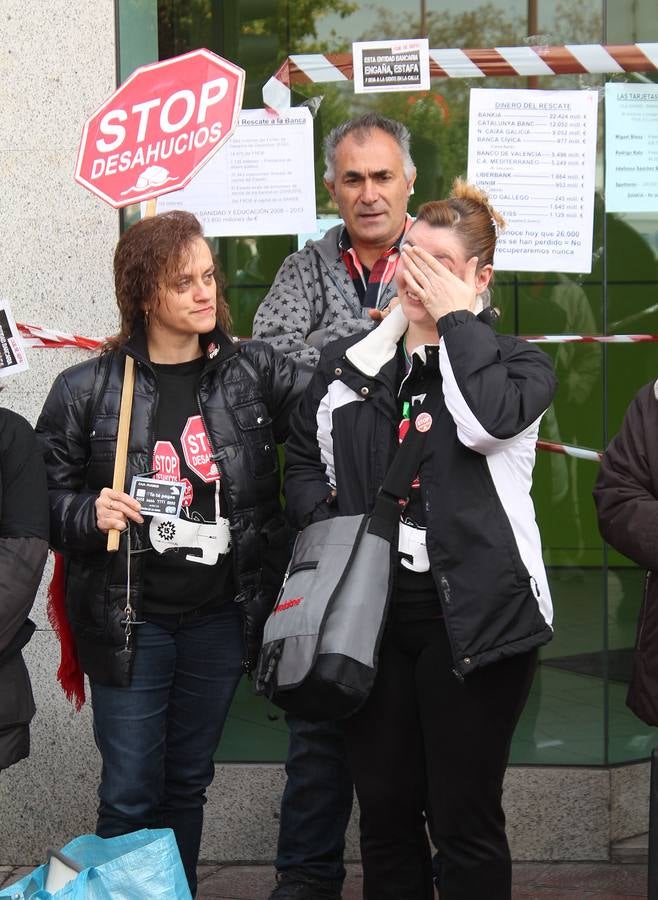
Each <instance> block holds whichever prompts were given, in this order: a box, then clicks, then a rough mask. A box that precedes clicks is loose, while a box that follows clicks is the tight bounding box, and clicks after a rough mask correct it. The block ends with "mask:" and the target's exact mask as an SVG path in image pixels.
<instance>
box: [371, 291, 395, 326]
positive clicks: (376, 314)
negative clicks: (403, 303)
mask: <svg viewBox="0 0 658 900" xmlns="http://www.w3.org/2000/svg"><path fill="white" fill-rule="evenodd" d="M399 305H400V301H399V299H398V298H397V297H393V298H392V299H391V302H390V303H389V304H388V306H387V307H385V308H384V309H369V310H368V315H369V316H370V318H371V319H372V320H373V321H374V322H377V324H379V323H380V322H383V321H384V319H385V318H386V316H387V315H388V314H389V313H390V312H392V311H393V310H394V309H395V307H396V306H399Z"/></svg>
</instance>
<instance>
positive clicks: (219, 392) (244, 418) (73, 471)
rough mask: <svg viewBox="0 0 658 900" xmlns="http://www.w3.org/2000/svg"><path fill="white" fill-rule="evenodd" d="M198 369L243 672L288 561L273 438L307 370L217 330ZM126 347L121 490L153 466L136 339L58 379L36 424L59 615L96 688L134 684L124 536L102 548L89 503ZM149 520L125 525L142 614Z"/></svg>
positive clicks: (99, 477) (152, 399)
mask: <svg viewBox="0 0 658 900" xmlns="http://www.w3.org/2000/svg"><path fill="white" fill-rule="evenodd" d="M201 343H202V348H203V350H204V352H205V354H206V365H205V367H204V369H203V372H202V374H201V376H200V379H199V387H198V393H197V402H198V406H199V412H200V414H201V416H202V418H203V422H204V426H205V430H206V433H207V435H208V440H209V442H210V445H211V448H212V451H213V460H214V461H215V463H216V464H217V467H218V469H219V472H220V477H221V481H222V492H223V495H224V497H225V501H226V507H227V510H228V519H229V526H230V529H231V538H232V541H231V543H232V558H233V567H234V581H235V584H236V586H237V593H236V596H235V602H236V603H238V604H239V605H240V610H241V613H242V619H243V626H244V628H243V632H244V657H243V665H244V668H245V670H249V669H250V668H251V667H252V666H253V665H254V663H255V659H256V656H257V653H258V649H259V645H260V639H261V632H262V625H263V622H264V620H265V618H266V617H267V614H268V613H269V611H270V609H271V607H272V605H273V603H274V600H275V597H276V592H277V590H278V587H279V585H280V582H281V577H282V573H283V571H284V570H285V565H286V563H287V560H288V556H289V552H288V551H289V530H288V528H287V526H286V523H285V520H284V517H283V514H282V511H281V506H280V500H279V492H280V471H279V462H278V453H277V443H279V442H281V441H283V440H284V439H285V437H286V435H287V432H288V418H289V415H290V412H291V410H292V409H293V408H294V407H295V406H296V404H297V401H298V399H299V396H300V394H301V392H302V391H303V388H304V385H305V383H306V381H307V380H308V374H307V373H306V372H305V371H304V370H301V369H297V368H296V367H295V364H294V363H292V362H291V361H290V360H287V359H286V358H285V357H283V356H282V355H280V354H278V353H276V352H275V351H274V350H272V348H271V347H269V346H268V345H267V344H262V343H259V342H245V343H234V342H233V341H232V340H231V339H230V338H229V337H227V336H226V335H225V334H224V333H223V332H222V331H221V330H220V329H216V330H215V331H213V332H212V333H211V334H209V335H203V336H202V338H201ZM124 351H125V353H128V354H130V355H131V356H133V357H134V359H135V360H136V373H135V389H134V400H133V410H132V418H131V427H130V439H129V444H128V462H127V469H126V479H125V487H124V490H126V491H128V490H129V488H130V483H131V480H132V477H133V475H136V474H143V473H145V472H148V471H149V470H150V469H151V465H152V454H153V445H154V427H155V417H156V412H157V404H158V383H157V378H156V375H155V371H154V369H153V368H152V366H151V365H150V363H149V359H148V352H147V349H146V341H145V337H144V334H143V332H139V333H137V334H136V335H134V336H133V337H131V339H130V340H129V342H128V343H127V344H126V346H125V347H124V348H123V350H122V351H118V352H114V353H110V354H109V355H108V354H105V355H102V356H100V357H98V358H96V359H93V360H89V361H88V362H84V363H81V364H79V365H77V366H73V367H72V368H70V369H67V370H66V371H64V372H62V373H61V374H60V375H59V376H58V377H57V379H56V380H55V382H54V384H53V387H52V389H51V391H50V394H49V396H48V398H47V400H46V403H45V405H44V408H43V411H42V413H41V416H40V417H39V420H38V422H37V427H36V431H37V434H38V436H39V438H40V440H41V442H42V445H43V451H44V456H45V461H46V469H47V473H48V488H49V493H50V523H51V543H52V546H53V547H54V549H55V550H58V551H59V552H61V553H62V554H64V556H65V559H66V563H67V565H66V603H67V613H68V616H69V619H70V622H71V626H72V628H73V633H74V636H75V641H76V649H77V652H78V657H79V660H80V664H81V666H82V668H83V670H84V671H85V672H86V673H87V674H88V675H89V676H90V677H91V678H93V679H95V680H97V681H98V682H99V683H101V684H117V685H126V684H128V683H129V681H130V672H131V668H132V658H133V643H132V639H131V640H130V641H129V644H128V648H127V650H126V648H125V643H126V638H125V628H124V625H123V624H122V620H123V619H124V609H125V607H126V584H127V574H128V573H127V565H126V540H127V537H126V535H127V532H123V534H122V535H121V545H120V547H119V551H118V552H117V553H113V554H108V553H107V552H106V549H105V547H106V542H107V538H106V535H105V534H103V533H102V532H101V531H99V529H98V528H97V525H96V510H95V506H94V503H95V500H96V498H97V497H98V494H99V492H100V490H101V489H102V488H103V487H106V486H110V485H111V484H112V476H113V467H114V457H115V448H116V434H117V430H118V418H119V406H120V398H121V387H122V383H123V369H124ZM147 530H148V525H141V526H136V525H134V524H132V523H131V526H130V536H131V572H130V583H131V605H132V607H133V609H134V611H135V616H136V618H137V619H139V618H140V616H141V612H140V611H141V607H142V603H141V598H142V590H143V550H144V549H145V548H147V547H149V543H148V538H147Z"/></svg>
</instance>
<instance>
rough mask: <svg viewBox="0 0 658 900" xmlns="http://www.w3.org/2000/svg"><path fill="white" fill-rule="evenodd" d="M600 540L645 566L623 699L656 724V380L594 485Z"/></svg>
mask: <svg viewBox="0 0 658 900" xmlns="http://www.w3.org/2000/svg"><path fill="white" fill-rule="evenodd" d="M594 501H595V503H596V508H597V512H598V517H599V529H600V531H601V534H602V535H603V537H604V538H605V540H606V541H607V542H608V543H609V544H610V545H611V546H612V547H614V548H615V550H618V551H619V552H620V553H623V554H624V556H628V558H629V559H632V560H633V562H635V563H637V565H638V566H642V568H644V569H647V575H646V578H645V582H644V597H643V599H642V607H641V609H640V617H639V620H638V626H637V638H636V645H635V654H634V657H633V674H632V676H631V684H630V687H629V689H628V697H627V701H626V702H627V703H628V706H629V707H630V708H631V709H632V710H633V712H634V713H635V714H636V715H637V716H639V717H640V719H642V720H643V721H644V722H647V723H648V724H649V725H658V382H652V383H651V384H647V385H645V386H644V387H643V388H641V389H640V391H638V393H637V394H636V395H635V397H634V398H633V400H632V401H631V403H630V405H629V407H628V410H627V411H626V415H625V417H624V421H623V423H622V426H621V429H620V431H619V434H617V435H616V437H614V438H613V439H612V441H611V442H610V444H609V446H608V448H607V449H606V451H605V453H604V454H603V459H602V460H601V467H600V469H599V474H598V476H597V479H596V483H595V485H594Z"/></svg>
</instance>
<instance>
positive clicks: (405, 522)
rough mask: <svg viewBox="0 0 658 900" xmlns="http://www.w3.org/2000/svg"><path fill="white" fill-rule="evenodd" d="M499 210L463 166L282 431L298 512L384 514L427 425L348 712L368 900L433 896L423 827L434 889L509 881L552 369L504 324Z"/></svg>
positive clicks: (495, 887)
mask: <svg viewBox="0 0 658 900" xmlns="http://www.w3.org/2000/svg"><path fill="white" fill-rule="evenodd" d="M502 225H503V222H502V219H501V218H500V216H499V215H498V214H497V213H496V212H495V210H493V209H492V208H491V206H490V205H489V202H488V200H487V198H486V196H485V195H484V194H482V193H481V192H480V191H479V190H477V189H476V188H475V187H473V186H471V185H468V184H466V183H465V182H462V181H460V180H458V181H457V182H456V183H455V185H454V187H453V192H452V194H451V196H450V197H449V198H448V199H447V200H443V201H437V202H432V203H426V204H425V205H424V206H421V208H420V209H419V210H418V214H417V217H416V219H415V221H414V224H413V225H412V226H411V228H410V229H409V230H408V232H407V234H406V235H405V238H404V242H403V245H402V248H401V256H400V260H399V262H398V266H397V270H396V276H395V279H396V284H397V290H398V297H399V300H400V305H399V307H398V308H396V309H394V310H393V311H392V312H391V313H390V315H389V316H388V317H387V318H386V319H385V320H384V321H383V323H382V324H381V325H379V327H378V328H377V329H376V330H375V331H373V332H371V333H370V334H368V335H367V336H366V337H365V338H364V337H362V336H355V337H353V338H346V339H343V340H341V341H337V342H335V343H333V344H330V345H328V346H327V347H326V348H325V349H324V351H323V353H322V356H321V358H320V363H319V366H318V370H317V372H316V374H315V375H314V377H313V380H312V381H311V385H310V388H309V390H308V391H307V392H306V393H305V395H304V398H303V400H302V402H301V404H300V407H299V409H298V410H297V411H296V412H295V414H294V415H293V419H292V422H291V434H290V438H289V439H288V442H287V444H286V457H287V462H286V477H285V492H286V499H287V511H288V513H289V515H290V516H291V518H292V520H293V521H294V523H295V524H296V525H298V526H299V527H302V526H304V525H307V524H308V523H309V522H311V521H316V520H318V519H322V518H326V517H329V516H332V515H341V516H351V515H358V514H363V513H367V512H370V511H372V508H373V506H374V502H375V499H376V496H377V494H378V492H379V490H380V489H381V485H382V480H383V478H384V474H385V473H386V470H387V468H388V467H389V465H390V462H391V459H392V458H393V455H394V453H395V450H396V448H397V445H398V443H399V440H401V439H403V437H404V434H405V433H406V431H407V429H409V428H417V429H418V430H419V431H423V432H427V434H426V440H425V445H424V450H423V457H422V459H421V463H420V468H419V471H418V474H417V477H416V479H415V481H414V482H413V484H412V486H411V489H410V492H409V498H408V501H407V503H406V505H405V507H404V509H402V510H401V516H400V525H399V543H398V547H397V551H398V552H397V553H395V554H394V556H395V563H396V565H395V578H394V586H393V593H392V597H391V600H390V606H389V611H388V618H387V623H386V627H385V631H384V634H383V637H382V641H381V647H380V653H379V665H378V671H377V677H376V680H375V684H374V687H373V690H372V693H371V694H370V696H369V698H368V699H367V701H366V702H365V704H364V705H363V707H362V708H361V709H360V710H359V711H358V712H357V713H356V714H355V715H353V716H352V717H350V718H349V719H347V720H346V721H345V723H344V732H345V739H346V746H347V752H348V759H349V762H350V767H351V769H352V774H353V776H354V782H355V786H356V792H357V796H358V798H359V805H360V810H361V820H360V821H361V856H362V862H363V870H364V896H365V895H367V896H368V897H371V898H375V900H401V898H404V900H431V898H433V897H434V886H433V883H432V881H433V878H432V865H431V854H430V848H429V843H428V840H427V833H426V823H427V826H428V827H429V833H430V836H431V838H432V841H433V843H434V845H435V847H436V849H437V851H438V859H439V862H440V866H439V875H438V879H437V882H438V889H439V895H440V897H441V900H481V898H482V897H486V898H487V900H509V898H510V896H511V862H510V853H509V848H508V845H507V839H506V836H505V816H504V813H503V808H502V802H501V801H502V788H503V776H504V773H505V767H506V765H507V758H508V754H509V748H510V742H511V739H512V734H513V731H514V727H515V725H516V722H517V721H518V718H519V715H520V714H521V711H522V709H523V705H524V703H525V701H526V698H527V696H528V691H529V690H530V685H531V682H532V677H533V673H534V670H535V666H536V660H537V648H538V647H539V646H540V645H542V644H544V643H546V642H547V641H549V640H550V639H551V636H552V628H551V621H552V610H551V601H550V594H549V590H548V584H547V579H546V573H545V570H544V565H543V562H542V552H541V541H540V536H539V532H538V529H537V525H536V522H535V516H534V509H533V505H532V500H531V498H530V487H531V483H532V468H533V464H534V457H535V443H536V439H537V433H538V427H539V421H540V419H541V417H542V415H543V414H544V412H545V411H546V408H547V407H548V405H549V404H550V402H551V399H552V396H553V392H554V390H555V377H554V375H553V370H552V366H551V362H550V360H549V358H548V357H547V356H546V355H545V354H543V353H542V352H541V351H540V350H538V349H537V348H536V347H534V346H532V345H530V344H528V343H526V342H524V341H521V340H519V339H518V338H515V337H512V336H509V335H497V334H496V333H495V332H494V330H493V328H492V322H493V318H494V313H493V310H491V309H490V307H489V285H490V284H491V279H492V277H493V255H494V248H495V244H496V235H497V229H498V228H499V227H502ZM367 601H368V597H367V594H366V595H365V596H364V602H365V603H367Z"/></svg>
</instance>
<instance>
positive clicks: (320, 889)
mask: <svg viewBox="0 0 658 900" xmlns="http://www.w3.org/2000/svg"><path fill="white" fill-rule="evenodd" d="M276 879H277V882H278V884H277V886H276V887H275V888H274V890H273V891H272V893H271V894H270V896H269V900H341V896H342V892H341V883H340V882H339V881H327V880H326V879H323V878H309V877H308V876H307V875H301V874H299V873H297V872H295V873H294V874H293V873H292V872H291V873H289V874H288V873H286V872H281V873H279V875H277V877H276Z"/></svg>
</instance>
